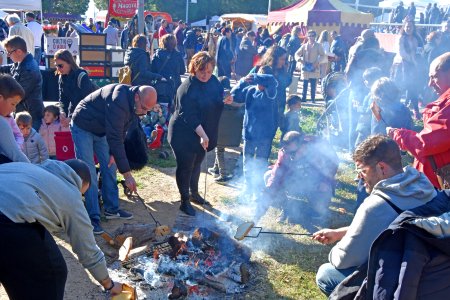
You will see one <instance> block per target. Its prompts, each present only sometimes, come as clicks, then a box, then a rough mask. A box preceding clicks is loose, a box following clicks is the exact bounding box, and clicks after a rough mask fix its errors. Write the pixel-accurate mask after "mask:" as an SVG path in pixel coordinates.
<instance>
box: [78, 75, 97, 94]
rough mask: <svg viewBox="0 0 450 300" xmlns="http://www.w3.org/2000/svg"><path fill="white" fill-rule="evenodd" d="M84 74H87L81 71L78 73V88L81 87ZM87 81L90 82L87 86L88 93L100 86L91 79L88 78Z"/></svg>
mask: <svg viewBox="0 0 450 300" xmlns="http://www.w3.org/2000/svg"><path fill="white" fill-rule="evenodd" d="M84 75H87V73H86V72H81V73H80V74H78V78H77V86H78V88H79V89H81V80H82V79H83V77H84ZM89 82H90V83H91V86H90V88H89V92H90V93H92V92H94V91H96V90H98V89H99V88H100V87H99V86H98V85H97V84H96V83H95V82H92V80H90V79H89Z"/></svg>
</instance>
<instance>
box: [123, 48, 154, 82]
mask: <svg viewBox="0 0 450 300" xmlns="http://www.w3.org/2000/svg"><path fill="white" fill-rule="evenodd" d="M124 64H125V65H126V66H130V68H131V85H150V82H151V81H152V80H155V79H160V78H162V76H161V75H159V74H156V73H153V72H152V71H151V66H150V56H149V54H148V52H147V51H145V50H144V49H141V48H130V49H128V50H127V51H126V52H125V58H124Z"/></svg>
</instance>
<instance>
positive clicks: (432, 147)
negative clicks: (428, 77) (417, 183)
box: [392, 89, 450, 188]
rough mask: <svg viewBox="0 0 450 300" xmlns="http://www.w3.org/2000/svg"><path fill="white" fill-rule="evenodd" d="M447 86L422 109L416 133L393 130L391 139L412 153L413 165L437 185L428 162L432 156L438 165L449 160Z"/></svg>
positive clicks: (449, 126) (406, 130) (449, 122)
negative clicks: (418, 128) (421, 123)
mask: <svg viewBox="0 0 450 300" xmlns="http://www.w3.org/2000/svg"><path fill="white" fill-rule="evenodd" d="M449 136H450V89H448V90H447V91H446V92H445V93H444V94H442V95H441V96H440V97H439V98H438V99H437V100H436V101H434V102H431V103H430V104H428V105H427V106H426V107H425V109H424V111H423V129H422V131H420V132H415V131H412V130H408V129H401V128H399V129H395V130H394V131H393V135H392V139H393V140H394V141H395V142H396V143H397V144H398V145H399V147H400V148H401V149H403V150H406V151H408V152H410V153H411V154H412V155H413V156H414V167H415V168H416V169H417V170H419V172H423V173H425V175H426V176H427V177H428V179H430V181H431V182H432V183H433V185H434V186H435V187H436V188H440V185H439V181H438V179H437V177H436V175H435V174H434V171H433V168H432V167H431V163H430V161H429V158H428V157H429V156H433V157H434V160H435V162H436V166H437V167H438V168H440V167H442V166H444V165H446V164H449V163H450V139H449V138H448V137H449Z"/></svg>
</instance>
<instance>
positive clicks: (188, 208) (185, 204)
mask: <svg viewBox="0 0 450 300" xmlns="http://www.w3.org/2000/svg"><path fill="white" fill-rule="evenodd" d="M180 210H181V211H182V212H184V213H185V214H187V215H188V216H195V209H194V208H193V207H192V205H191V201H189V199H184V200H183V199H181V205H180Z"/></svg>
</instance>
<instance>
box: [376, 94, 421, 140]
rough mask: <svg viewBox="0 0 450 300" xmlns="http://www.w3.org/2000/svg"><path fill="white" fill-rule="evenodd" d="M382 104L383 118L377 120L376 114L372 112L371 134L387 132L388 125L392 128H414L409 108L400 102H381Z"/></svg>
mask: <svg viewBox="0 0 450 300" xmlns="http://www.w3.org/2000/svg"><path fill="white" fill-rule="evenodd" d="M379 105H380V109H381V112H380V115H381V117H382V119H381V120H380V121H377V119H376V118H375V116H374V115H373V114H372V121H371V126H370V128H371V134H386V127H392V128H405V129H411V128H412V124H413V121H412V117H411V112H410V111H409V109H408V108H407V107H406V106H405V105H404V104H403V103H401V102H400V99H399V101H398V102H395V103H390V104H379Z"/></svg>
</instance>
